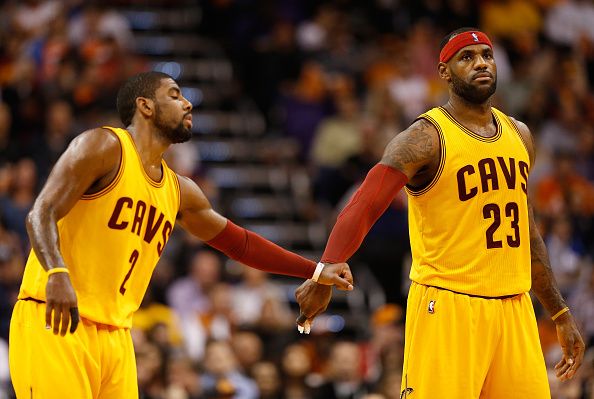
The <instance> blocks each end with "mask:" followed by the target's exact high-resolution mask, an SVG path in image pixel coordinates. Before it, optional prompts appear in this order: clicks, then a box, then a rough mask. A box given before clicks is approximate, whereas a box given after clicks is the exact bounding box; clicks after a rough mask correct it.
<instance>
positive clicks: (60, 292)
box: [45, 273, 79, 336]
mask: <svg viewBox="0 0 594 399" xmlns="http://www.w3.org/2000/svg"><path fill="white" fill-rule="evenodd" d="M45 296H46V309H45V328H47V329H48V330H49V329H53V332H54V334H56V335H57V334H60V335H61V336H64V335H66V332H67V331H68V325H69V324H70V333H74V331H76V327H77V326H78V322H79V315H78V307H77V299H76V293H75V292H74V287H72V283H71V282H70V276H69V274H68V273H55V274H52V275H51V276H49V277H48V279H47V285H46V286H45ZM52 313H53V315H52ZM71 321H72V323H70V322H71Z"/></svg>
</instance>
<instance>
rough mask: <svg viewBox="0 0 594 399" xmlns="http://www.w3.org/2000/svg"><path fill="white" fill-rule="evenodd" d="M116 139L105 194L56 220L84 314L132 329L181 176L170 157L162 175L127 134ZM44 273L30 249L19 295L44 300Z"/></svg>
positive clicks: (168, 228)
mask: <svg viewBox="0 0 594 399" xmlns="http://www.w3.org/2000/svg"><path fill="white" fill-rule="evenodd" d="M109 129H110V130H111V131H112V132H113V133H114V134H115V135H116V136H117V137H118V139H119V141H120V146H121V149H122V152H121V154H122V155H121V161H120V165H119V170H118V173H117V176H116V177H115V178H114V179H113V181H112V182H111V184H109V186H107V187H105V188H104V189H103V190H101V191H100V192H97V193H95V194H91V195H84V196H83V197H82V198H81V199H80V200H78V201H77V202H76V204H75V205H74V207H73V208H72V209H71V210H70V212H68V214H67V215H66V216H65V217H64V218H62V219H61V220H59V221H58V231H59V236H60V249H61V253H62V256H63V257H64V261H65V263H66V266H67V267H68V268H69V270H70V279H71V280H72V284H73V286H74V289H75V291H76V294H77V298H78V307H79V312H80V315H81V316H82V317H84V318H86V319H89V320H92V321H94V322H97V323H102V324H107V325H111V326H115V327H130V326H131V324H132V314H133V313H134V312H135V311H136V310H137V309H138V307H139V306H140V303H141V301H142V298H143V297H144V294H145V292H146V289H147V287H148V284H149V281H150V278H151V275H152V273H153V270H154V268H155V266H156V264H157V262H158V260H159V258H160V256H161V254H162V253H163V249H164V247H165V244H166V243H167V241H168V239H169V236H170V235H171V232H172V231H173V226H174V223H175V219H176V215H177V213H178V210H179V203H180V194H179V182H178V180H177V176H176V175H175V173H174V172H173V171H172V170H171V169H169V167H168V166H167V164H166V163H165V161H162V163H161V170H162V177H161V180H160V181H154V180H152V179H151V178H150V177H149V176H148V175H147V174H146V172H145V170H144V167H143V165H142V162H141V160H140V156H139V154H138V152H137V149H136V147H135V144H134V141H133V140H132V137H131V136H130V134H129V133H128V132H127V131H126V130H124V129H118V128H109ZM46 282H47V273H46V271H45V270H44V269H43V268H42V266H41V264H40V263H39V260H38V259H37V256H36V255H35V252H34V251H31V253H30V254H29V259H28V260H27V265H26V266H25V274H24V277H23V282H22V284H21V289H20V292H19V299H24V298H34V299H37V300H41V301H44V300H45V286H46Z"/></svg>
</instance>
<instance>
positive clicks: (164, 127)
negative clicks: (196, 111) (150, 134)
mask: <svg viewBox="0 0 594 399" xmlns="http://www.w3.org/2000/svg"><path fill="white" fill-rule="evenodd" d="M155 113H156V117H155V126H156V127H157V129H158V130H159V131H160V132H161V135H162V136H163V137H164V138H166V139H167V140H169V141H170V142H171V143H172V144H178V143H185V142H186V141H189V140H190V139H191V138H192V131H191V130H190V129H188V128H186V127H185V126H184V120H183V119H182V120H181V122H180V123H179V124H178V125H177V126H175V127H173V128H172V127H171V126H170V125H169V124H167V123H166V122H165V121H164V120H163V119H162V118H161V110H160V109H159V106H158V105H155ZM185 117H186V116H185V115H184V118H185Z"/></svg>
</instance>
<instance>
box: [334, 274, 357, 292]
mask: <svg viewBox="0 0 594 399" xmlns="http://www.w3.org/2000/svg"><path fill="white" fill-rule="evenodd" d="M332 282H333V283H334V285H335V286H336V288H338V289H339V290H341V291H352V290H353V285H352V284H351V283H350V282H349V281H348V280H346V279H344V278H342V277H340V276H339V275H338V274H337V275H335V276H334V278H333V279H332Z"/></svg>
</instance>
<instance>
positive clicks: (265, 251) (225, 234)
mask: <svg viewBox="0 0 594 399" xmlns="http://www.w3.org/2000/svg"><path fill="white" fill-rule="evenodd" d="M206 243H207V244H208V245H210V246H211V247H213V248H216V249H218V250H219V251H221V252H223V253H224V254H225V255H227V256H228V257H230V258H231V259H234V260H237V261H238V262H241V263H243V264H245V265H247V266H250V267H253V268H256V269H260V270H264V271H266V272H269V273H275V274H284V275H287V276H294V277H301V278H306V279H308V278H311V277H312V276H313V273H314V271H315V269H316V264H315V263H314V262H312V261H310V260H308V259H305V258H303V257H302V256H299V255H297V254H295V253H293V252H290V251H287V250H286V249H283V248H281V247H279V246H278V245H276V244H274V243H273V242H271V241H268V240H267V239H265V238H263V237H261V236H259V235H257V234H256V233H253V232H251V231H248V230H245V229H244V228H242V227H239V226H237V225H235V224H234V223H233V222H231V221H230V220H229V221H227V225H226V226H225V228H224V229H223V231H221V232H220V233H219V234H218V235H217V236H216V237H214V238H213V239H212V240H209V241H207V242H206Z"/></svg>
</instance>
